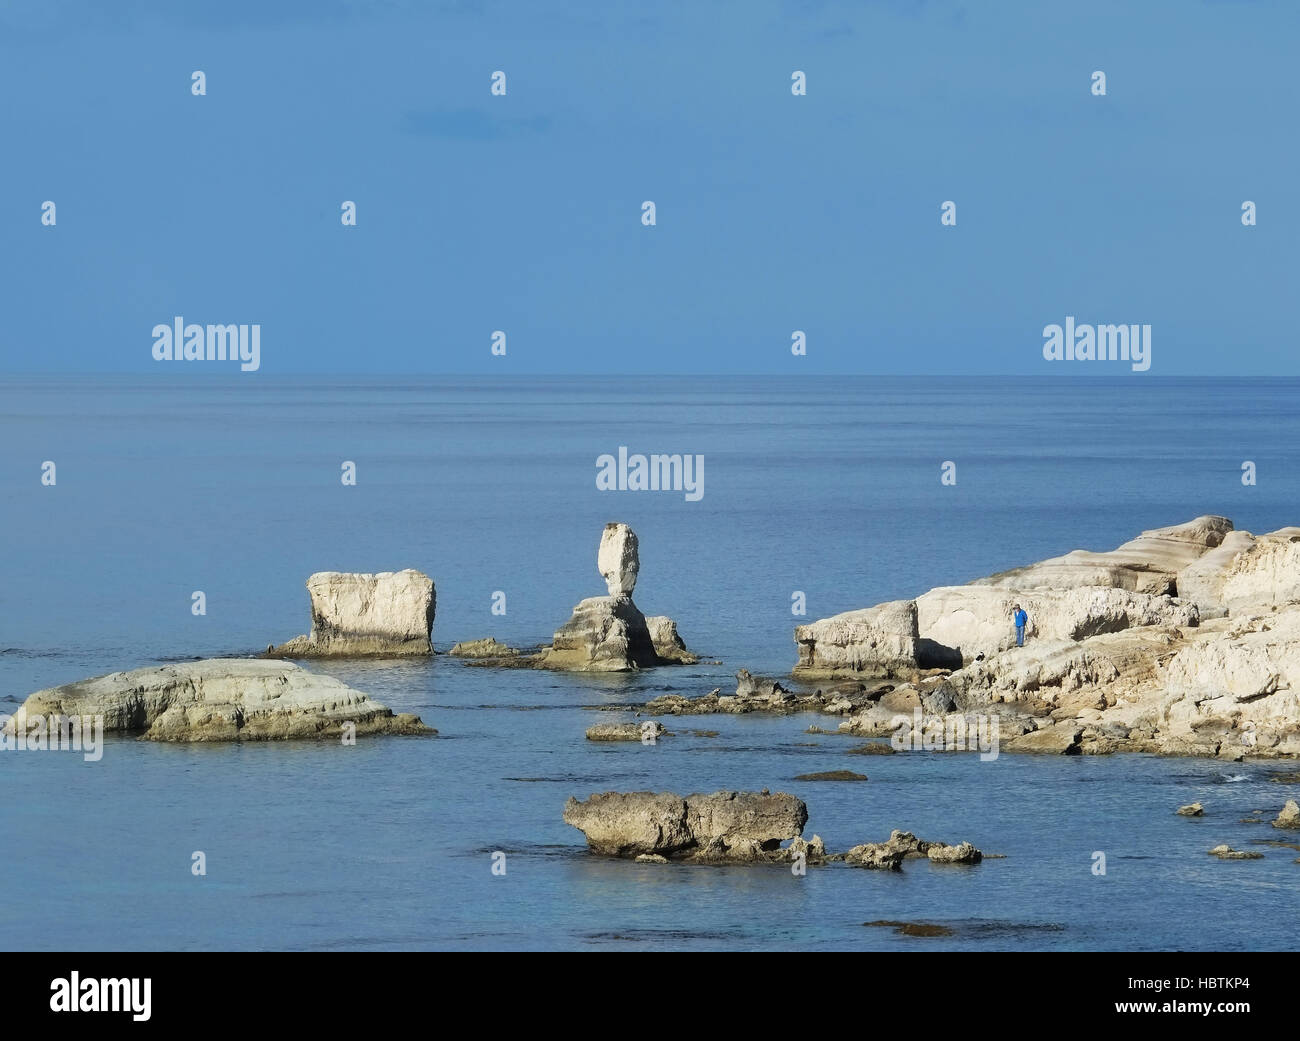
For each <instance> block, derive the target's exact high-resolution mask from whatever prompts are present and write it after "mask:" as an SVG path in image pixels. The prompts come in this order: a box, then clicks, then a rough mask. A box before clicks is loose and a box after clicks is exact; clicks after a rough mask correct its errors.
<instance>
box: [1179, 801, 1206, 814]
mask: <svg viewBox="0 0 1300 1041" xmlns="http://www.w3.org/2000/svg"><path fill="white" fill-rule="evenodd" d="M1177 812H1178V815H1179V816H1180V817H1203V816H1204V815H1205V807H1204V806H1202V805H1201V804H1200V803H1199V802H1189V803H1188V804H1187V805H1186V806H1179V807H1178V811H1177Z"/></svg>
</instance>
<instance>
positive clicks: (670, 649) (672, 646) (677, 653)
mask: <svg viewBox="0 0 1300 1041" xmlns="http://www.w3.org/2000/svg"><path fill="white" fill-rule="evenodd" d="M645 624H646V628H647V629H649V630H650V642H651V643H652V644H653V645H654V649H655V655H656V656H657V657H658V658H659V661H660V662H672V663H673V664H675V665H694V664H695V663H696V662H697V661H699V660H700V659H699V658H698V657H697V656H696V655H694V654H692V653H691V652H690V651H688V650H687V649H686V641H685V640H683V639H682V638H681V637H680V636H678V635H677V623H676V622H674V621H673V620H672V619H671V618H669V617H668V616H667V615H655V616H654V617H652V618H647V619H646V620H645Z"/></svg>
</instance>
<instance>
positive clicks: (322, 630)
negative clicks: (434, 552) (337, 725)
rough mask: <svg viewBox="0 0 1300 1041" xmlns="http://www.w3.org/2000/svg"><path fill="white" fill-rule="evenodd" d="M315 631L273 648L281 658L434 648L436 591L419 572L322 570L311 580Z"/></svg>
mask: <svg viewBox="0 0 1300 1041" xmlns="http://www.w3.org/2000/svg"><path fill="white" fill-rule="evenodd" d="M307 592H308V594H309V595H310V597H311V633H310V634H308V635H306V636H298V637H295V638H294V639H292V640H290V641H288V642H287V643H284V644H281V645H280V646H279V647H273V648H271V649H270V650H269V651H268V654H269V655H271V656H273V657H281V658H340V657H349V658H350V657H404V656H407V655H424V654H432V653H433V643H432V636H433V618H434V611H435V608H436V603H437V601H436V596H435V592H434V586H433V579H431V578H430V577H429V576H428V575H426V574H424V573H423V572H420V571H412V570H409V569H408V570H406V571H396V572H393V571H384V572H381V573H380V574H377V575H369V574H353V573H345V572H339V571H320V572H317V573H316V574H314V575H312V576H311V577H310V578H309V579H307Z"/></svg>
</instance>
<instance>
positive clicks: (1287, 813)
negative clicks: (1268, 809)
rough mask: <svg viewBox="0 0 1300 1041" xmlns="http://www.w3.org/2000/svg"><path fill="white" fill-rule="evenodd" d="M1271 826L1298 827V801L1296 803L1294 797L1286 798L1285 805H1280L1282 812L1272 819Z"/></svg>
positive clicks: (1299, 811)
mask: <svg viewBox="0 0 1300 1041" xmlns="http://www.w3.org/2000/svg"><path fill="white" fill-rule="evenodd" d="M1273 827H1275V828H1300V803H1297V802H1296V801H1295V800H1294V799H1287V801H1286V805H1285V806H1283V807H1282V812H1281V813H1279V814H1278V815H1277V819H1276V820H1274V821H1273Z"/></svg>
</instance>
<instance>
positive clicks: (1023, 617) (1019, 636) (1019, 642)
mask: <svg viewBox="0 0 1300 1041" xmlns="http://www.w3.org/2000/svg"><path fill="white" fill-rule="evenodd" d="M1015 618H1016V646H1017V647H1023V646H1024V645H1025V626H1026V625H1028V624H1029V615H1027V614H1026V613H1025V609H1024V608H1023V607H1021V606H1020V605H1019V604H1016V615H1015Z"/></svg>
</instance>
